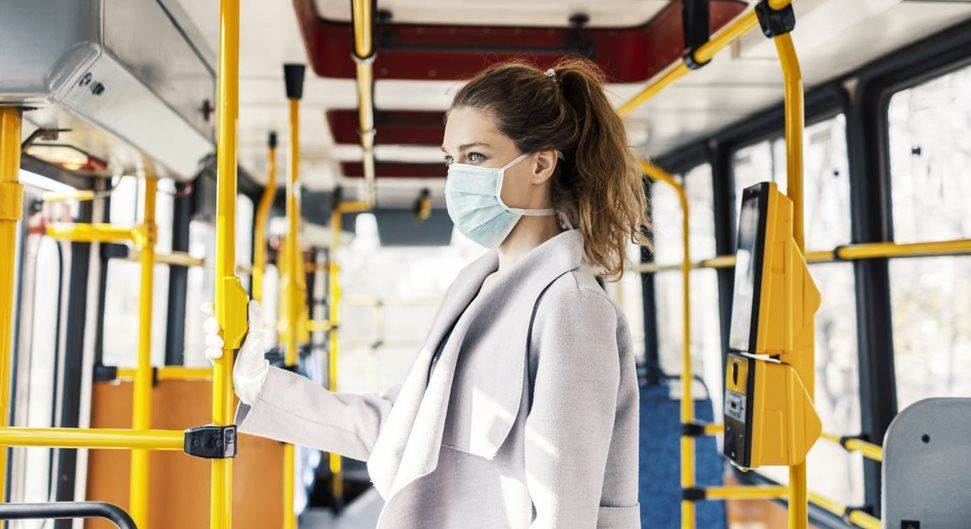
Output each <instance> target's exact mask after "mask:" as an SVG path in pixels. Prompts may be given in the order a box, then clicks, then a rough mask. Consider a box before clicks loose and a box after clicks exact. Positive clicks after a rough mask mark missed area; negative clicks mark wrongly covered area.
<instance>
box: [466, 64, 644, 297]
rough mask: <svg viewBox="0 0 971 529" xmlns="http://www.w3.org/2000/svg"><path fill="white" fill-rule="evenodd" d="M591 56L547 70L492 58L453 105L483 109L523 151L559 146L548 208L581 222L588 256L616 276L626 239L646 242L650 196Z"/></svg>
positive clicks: (570, 219) (641, 243) (623, 255)
mask: <svg viewBox="0 0 971 529" xmlns="http://www.w3.org/2000/svg"><path fill="white" fill-rule="evenodd" d="M603 81H604V76H603V73H602V72H601V71H600V69H599V68H597V66H596V65H595V64H593V63H592V62H590V61H588V60H586V59H581V58H567V59H563V60H561V61H559V62H558V63H557V64H556V66H554V67H553V68H552V75H550V74H549V73H548V72H547V73H544V72H543V71H541V70H539V69H538V68H536V67H534V66H532V65H529V64H526V63H520V62H511V63H502V64H497V65H494V66H492V67H490V68H488V69H486V70H484V71H482V72H480V73H479V74H478V75H476V76H475V77H474V78H473V79H472V80H471V81H469V83H468V84H466V85H465V86H463V87H462V88H461V89H460V90H459V91H458V93H457V94H456V95H455V99H454V100H453V101H452V108H456V107H471V108H477V109H482V110H485V111H488V112H490V113H491V114H492V116H493V117H494V119H495V121H496V126H497V128H498V129H499V131H500V132H502V133H503V134H505V135H506V136H508V137H509V138H510V139H512V141H513V142H514V143H515V144H516V147H517V148H519V150H520V151H521V152H536V151H543V150H559V151H562V152H563V154H564V158H563V159H560V160H559V161H558V162H557V169H556V172H555V173H554V174H553V178H552V182H551V187H550V189H551V193H552V197H551V198H552V201H553V207H554V208H556V210H557V211H558V212H560V214H562V215H564V216H565V217H566V218H567V219H568V220H569V221H570V223H571V224H573V225H574V226H575V227H577V228H579V229H580V233H581V234H582V235H583V241H584V254H585V257H586V259H587V261H588V262H589V263H590V264H591V265H594V266H600V267H602V268H603V269H604V270H605V272H606V275H607V276H608V277H611V278H618V277H619V276H620V275H621V274H622V273H623V270H624V262H625V260H626V257H627V242H628V240H629V241H632V242H634V243H637V244H640V245H644V246H650V242H649V240H648V233H649V230H650V221H649V220H648V218H647V198H646V196H645V193H644V180H643V175H642V173H641V171H640V168H639V166H638V164H637V160H636V159H635V158H634V155H633V153H632V152H631V150H630V148H629V147H628V145H627V134H626V131H625V129H624V123H623V121H622V120H621V118H620V116H619V115H617V112H615V111H614V109H613V107H612V106H611V105H610V101H609V100H608V99H607V95H606V94H605V93H604V90H603V86H602V83H603Z"/></svg>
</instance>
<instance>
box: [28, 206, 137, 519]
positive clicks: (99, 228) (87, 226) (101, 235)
mask: <svg viewBox="0 0 971 529" xmlns="http://www.w3.org/2000/svg"><path fill="white" fill-rule="evenodd" d="M46 233H47V236H48V237H53V238H55V239H62V240H67V241H74V242H126V241H131V240H134V238H135V229H134V228H132V227H130V226H115V225H114V224H104V223H99V222H93V223H80V222H79V223H70V222H54V223H51V224H48V225H47V228H46ZM136 523H137V522H136Z"/></svg>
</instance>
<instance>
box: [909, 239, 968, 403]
mask: <svg viewBox="0 0 971 529" xmlns="http://www.w3.org/2000/svg"><path fill="white" fill-rule="evenodd" d="M968 278H971V257H950V256H944V257H923V258H912V259H892V260H891V261H890V303H891V307H892V310H893V312H892V318H893V349H894V371H895V373H896V378H897V405H898V407H899V409H901V410H902V409H904V408H905V407H907V406H909V405H911V404H913V403H914V402H917V401H918V400H921V399H926V398H928V397H971V325H969V324H968V323H969V322H971V282H969V281H968Z"/></svg>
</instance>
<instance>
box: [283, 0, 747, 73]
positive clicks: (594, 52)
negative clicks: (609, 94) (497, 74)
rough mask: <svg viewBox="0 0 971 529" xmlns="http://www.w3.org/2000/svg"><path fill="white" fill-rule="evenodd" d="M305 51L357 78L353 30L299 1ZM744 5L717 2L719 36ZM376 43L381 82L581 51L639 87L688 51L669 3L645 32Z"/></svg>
mask: <svg viewBox="0 0 971 529" xmlns="http://www.w3.org/2000/svg"><path fill="white" fill-rule="evenodd" d="M294 6H295V8H296V12H297V18H298V20H299V23H300V28H301V32H302V34H303V39H304V44H305V45H306V47H307V54H308V56H309V57H310V63H311V66H312V67H313V70H314V72H315V73H316V74H317V75H318V76H321V77H338V78H345V79H349V78H353V77H354V76H355V68H354V61H353V60H352V59H351V41H352V38H353V29H352V27H351V24H350V23H348V22H336V21H332V20H325V19H322V18H320V17H319V16H318V15H317V12H316V9H315V7H314V1H313V0H294ZM745 7H746V4H745V2H741V1H738V0H713V1H712V2H711V30H712V32H714V31H715V30H717V29H718V28H720V27H722V26H723V25H724V24H725V23H727V22H728V21H730V20H731V19H732V18H734V17H735V16H736V15H737V14H739V13H740V12H742V11H743V10H744V9H745ZM375 38H376V40H377V42H376V48H377V59H376V61H375V63H374V75H375V78H376V79H413V80H426V79H464V78H468V77H471V76H473V75H475V73H476V72H478V71H479V70H481V69H482V68H483V67H484V66H487V65H489V64H492V63H495V62H500V61H505V60H510V59H516V58H519V59H521V58H527V59H529V60H531V61H532V62H535V63H536V64H537V65H538V66H539V67H541V68H547V67H549V66H550V65H552V63H553V62H555V61H556V60H557V59H558V58H559V57H562V56H563V55H565V54H569V53H571V52H573V50H576V49H585V50H591V52H590V53H588V55H589V56H591V57H592V58H593V59H594V60H595V61H596V62H597V63H598V64H599V65H600V66H601V67H602V68H603V69H604V71H605V72H606V73H607V75H608V77H609V79H610V80H611V81H612V82H620V83H634V82H642V81H645V80H647V79H649V78H650V77H652V76H653V75H654V74H656V73H658V72H659V71H661V70H662V69H663V68H664V67H666V66H667V65H669V64H671V63H672V62H673V61H675V60H676V59H677V58H678V57H680V56H681V54H682V53H683V51H684V36H683V28H682V24H681V3H680V2H672V3H671V4H670V5H669V6H668V7H666V8H665V9H664V10H663V11H661V12H660V13H659V14H658V15H657V16H656V17H654V18H653V19H652V20H650V21H648V22H647V23H646V24H643V25H640V26H632V27H625V28H585V29H582V30H579V32H578V31H577V30H575V29H573V28H565V27H560V28H537V27H512V26H492V27H489V26H471V25H463V26H446V25H433V24H426V25H422V24H395V23H387V24H385V23H379V24H377V26H376V33H375Z"/></svg>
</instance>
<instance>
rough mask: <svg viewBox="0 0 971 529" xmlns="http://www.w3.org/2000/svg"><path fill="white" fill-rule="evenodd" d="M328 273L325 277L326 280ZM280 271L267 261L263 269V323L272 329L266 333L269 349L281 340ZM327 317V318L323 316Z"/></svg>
mask: <svg viewBox="0 0 971 529" xmlns="http://www.w3.org/2000/svg"><path fill="white" fill-rule="evenodd" d="M326 277H327V276H326V275H324V278H325V280H326ZM279 291H280V272H279V270H277V267H276V265H275V264H273V263H270V262H267V263H266V269H265V270H264V271H263V301H262V303H261V304H262V308H263V325H265V326H266V328H267V329H270V333H269V334H267V335H266V338H265V339H266V340H267V343H266V348H267V349H269V348H271V347H273V346H275V345H277V343H278V342H279V338H280V335H279V334H278V333H277V332H276V331H275V329H276V319H277V311H278V310H279V307H278V304H279V302H280V292H279ZM323 319H326V318H323Z"/></svg>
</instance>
